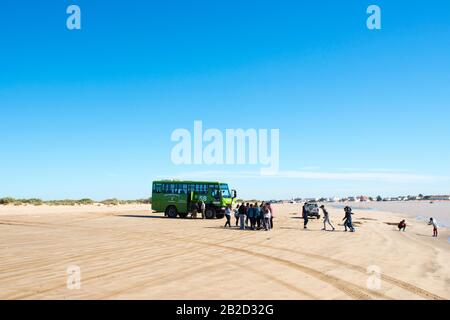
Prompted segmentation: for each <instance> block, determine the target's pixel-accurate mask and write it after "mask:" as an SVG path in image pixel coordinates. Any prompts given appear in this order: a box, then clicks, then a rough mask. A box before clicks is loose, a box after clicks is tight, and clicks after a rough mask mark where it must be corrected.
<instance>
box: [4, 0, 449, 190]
mask: <svg viewBox="0 0 450 320" xmlns="http://www.w3.org/2000/svg"><path fill="white" fill-rule="evenodd" d="M70 4H76V5H79V6H80V8H81V12H82V13H81V14H82V15H81V17H82V25H81V26H82V28H81V30H68V29H67V27H66V18H67V16H68V15H67V13H66V8H67V6H69V5H70ZM370 4H377V5H378V6H380V8H381V11H382V29H381V30H369V29H367V27H366V19H367V17H368V15H367V13H366V9H367V7H368V6H369V5H370ZM24 6H26V10H23V8H24ZM1 7H2V10H1V11H0V38H1V39H2V50H0V70H1V72H0V111H1V116H2V121H1V125H0V136H1V137H2V152H1V157H0V168H2V175H1V178H0V197H7V196H11V197H14V198H34V197H36V198H41V199H81V198H91V199H108V198H119V199H139V198H147V197H150V196H151V183H152V181H153V180H158V179H162V178H167V179H170V178H178V179H195V180H214V181H216V180H218V181H221V182H227V183H229V185H230V188H232V189H236V190H237V191H238V197H239V198H246V199H251V198H256V199H291V198H293V197H294V198H295V197H302V198H308V197H319V198H320V197H334V196H336V197H346V196H358V195H368V196H377V195H380V196H382V197H389V196H400V195H417V194H419V193H421V194H424V195H430V194H450V187H449V186H450V165H449V163H450V148H448V141H449V137H450V126H449V119H450V90H449V88H450V59H449V54H450V24H449V21H450V3H449V2H448V1H444V0H432V1H414V2H410V1H404V0H399V1H395V3H393V2H392V1H386V0H376V1H370V2H366V1H357V0H351V1H345V2H343V1H339V2H337V1H336V2H335V3H330V2H329V1H323V0H320V1H315V2H313V3H312V2H299V1H250V2H246V3H241V2H240V1H237V0H231V1H217V2H210V1H206V0H201V1H196V2H194V3H187V2H183V1H179V0H173V1H164V2H162V1H161V2H157V1H152V2H149V3H147V2H146V3H144V2H142V1H138V0H130V1H127V2H126V4H124V3H120V2H114V3H110V2H106V1H104V0H99V1H86V0H75V1H71V2H69V1H56V0H51V1H46V2H45V3H37V2H32V1H6V2H4V3H2V5H1ZM197 120H201V121H202V122H203V125H204V127H205V129H217V130H219V131H220V132H225V130H226V129H230V128H231V129H239V128H242V129H245V130H247V129H255V130H259V129H278V130H279V146H280V150H279V171H278V172H277V173H276V174H274V175H272V176H264V175H261V174H260V168H261V166H260V165H252V164H242V165H205V164H201V165H175V164H174V163H173V162H172V161H171V150H172V148H173V147H174V145H175V143H174V142H173V141H171V134H172V133H173V132H174V130H177V129H187V130H189V131H191V132H193V130H194V129H193V128H194V121H197Z"/></svg>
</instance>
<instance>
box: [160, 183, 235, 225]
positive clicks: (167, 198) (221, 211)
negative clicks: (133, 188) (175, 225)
mask: <svg viewBox="0 0 450 320" xmlns="http://www.w3.org/2000/svg"><path fill="white" fill-rule="evenodd" d="M235 198H236V190H231V192H230V190H229V189H228V184H226V183H221V182H205V181H178V180H161V181H153V188H152V210H154V211H156V212H164V213H165V216H167V217H170V218H176V217H177V216H179V217H181V218H186V217H187V215H188V213H189V212H190V211H191V208H192V205H193V204H194V203H198V202H200V201H203V202H204V203H205V204H206V211H205V217H206V218H207V219H213V218H217V219H222V218H223V217H224V215H225V207H226V206H227V205H229V204H233V203H234V199H235Z"/></svg>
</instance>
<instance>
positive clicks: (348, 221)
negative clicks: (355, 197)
mask: <svg viewBox="0 0 450 320" xmlns="http://www.w3.org/2000/svg"><path fill="white" fill-rule="evenodd" d="M344 212H345V216H344V219H342V220H344V228H345V230H344V231H347V227H348V228H349V229H350V232H355V228H354V227H353V222H352V214H353V213H352V208H350V207H349V206H346V207H345V208H344Z"/></svg>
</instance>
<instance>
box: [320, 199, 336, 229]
mask: <svg viewBox="0 0 450 320" xmlns="http://www.w3.org/2000/svg"><path fill="white" fill-rule="evenodd" d="M320 209H322V211H323V229H322V230H327V223H328V224H329V225H330V227H331V228H332V229H333V231H334V230H335V229H334V227H333V225H332V224H331V221H330V216H329V214H328V211H327V210H326V209H325V206H324V205H321V206H320Z"/></svg>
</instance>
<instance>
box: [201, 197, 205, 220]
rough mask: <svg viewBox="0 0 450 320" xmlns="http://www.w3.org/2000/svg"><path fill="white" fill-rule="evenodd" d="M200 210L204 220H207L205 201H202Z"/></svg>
mask: <svg viewBox="0 0 450 320" xmlns="http://www.w3.org/2000/svg"><path fill="white" fill-rule="evenodd" d="M200 210H201V212H202V219H205V218H206V216H205V212H206V204H205V203H204V202H203V201H200Z"/></svg>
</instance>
